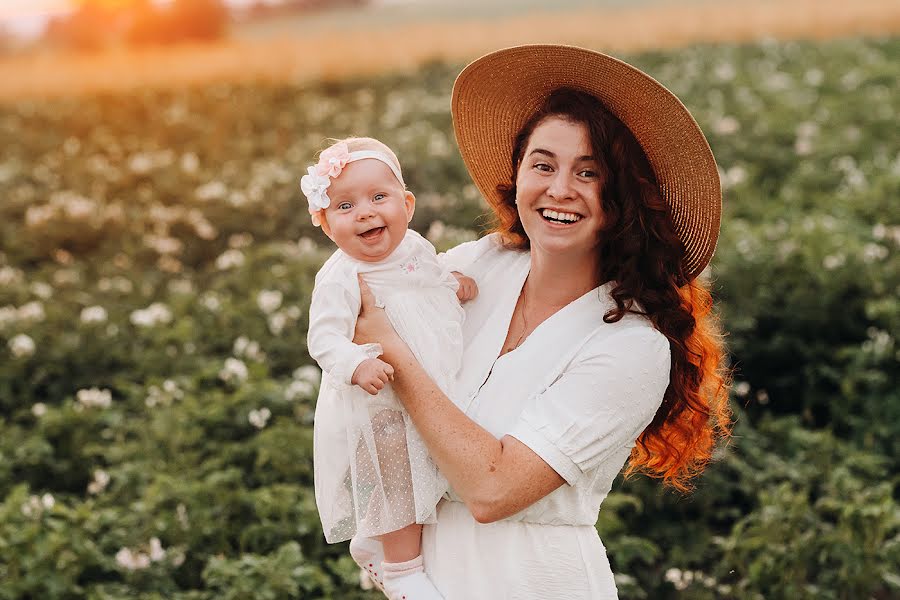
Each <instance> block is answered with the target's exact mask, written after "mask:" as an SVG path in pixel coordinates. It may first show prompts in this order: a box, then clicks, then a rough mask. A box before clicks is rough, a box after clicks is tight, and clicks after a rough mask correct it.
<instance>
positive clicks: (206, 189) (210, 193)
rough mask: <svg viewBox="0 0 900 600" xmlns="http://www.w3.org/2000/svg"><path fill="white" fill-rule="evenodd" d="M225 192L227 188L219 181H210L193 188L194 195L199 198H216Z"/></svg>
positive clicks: (222, 196)
mask: <svg viewBox="0 0 900 600" xmlns="http://www.w3.org/2000/svg"><path fill="white" fill-rule="evenodd" d="M227 193H228V188H227V187H225V184H224V183H222V182H221V181H210V182H209V183H207V184H205V185H201V186H200V187H198V188H197V189H196V190H194V195H195V196H197V198H198V199H200V200H218V199H220V198H224V197H225V195H226V194H227Z"/></svg>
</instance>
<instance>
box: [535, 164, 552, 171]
mask: <svg viewBox="0 0 900 600" xmlns="http://www.w3.org/2000/svg"><path fill="white" fill-rule="evenodd" d="M534 168H535V169H537V170H538V171H545V172H548V173H549V172H550V171H552V170H553V167H551V166H550V165H548V164H547V163H536V164H535V165H534Z"/></svg>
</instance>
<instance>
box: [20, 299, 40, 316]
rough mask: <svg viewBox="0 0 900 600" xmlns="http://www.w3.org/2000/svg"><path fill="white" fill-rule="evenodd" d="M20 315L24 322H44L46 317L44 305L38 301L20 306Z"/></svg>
mask: <svg viewBox="0 0 900 600" xmlns="http://www.w3.org/2000/svg"><path fill="white" fill-rule="evenodd" d="M18 313H19V319H20V320H22V321H43V320H44V317H45V313H44V305H43V304H41V303H40V302H38V301H37V300H32V301H31V302H29V303H27V304H23V305H22V306H20V307H19V310H18Z"/></svg>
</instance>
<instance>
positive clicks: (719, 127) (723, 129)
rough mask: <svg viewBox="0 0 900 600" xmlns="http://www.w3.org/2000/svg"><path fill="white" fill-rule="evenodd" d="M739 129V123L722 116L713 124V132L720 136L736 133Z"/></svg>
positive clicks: (732, 118)
mask: <svg viewBox="0 0 900 600" xmlns="http://www.w3.org/2000/svg"><path fill="white" fill-rule="evenodd" d="M740 128H741V123H740V122H739V121H738V120H737V119H735V118H734V117H731V116H727V115H726V116H724V117H722V118H721V119H718V120H717V121H716V122H715V123H713V131H715V132H716V133H718V134H720V135H730V134H732V133H736V132H737V131H739V130H740Z"/></svg>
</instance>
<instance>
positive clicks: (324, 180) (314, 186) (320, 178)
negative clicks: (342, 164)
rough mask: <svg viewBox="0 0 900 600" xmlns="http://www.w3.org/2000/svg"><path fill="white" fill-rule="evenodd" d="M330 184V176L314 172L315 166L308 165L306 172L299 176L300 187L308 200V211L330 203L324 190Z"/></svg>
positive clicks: (322, 208)
mask: <svg viewBox="0 0 900 600" xmlns="http://www.w3.org/2000/svg"><path fill="white" fill-rule="evenodd" d="M330 185H331V178H330V177H328V175H319V174H318V173H316V167H315V166H312V167H309V169H307V174H306V175H304V176H303V177H302V178H300V189H301V190H303V193H304V194H305V195H306V199H307V200H308V201H309V210H310V212H313V211H316V212H318V211H320V210H324V209H326V208H328V205H329V204H331V198H329V197H328V193H327V192H326V190H327V189H328V186H330Z"/></svg>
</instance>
